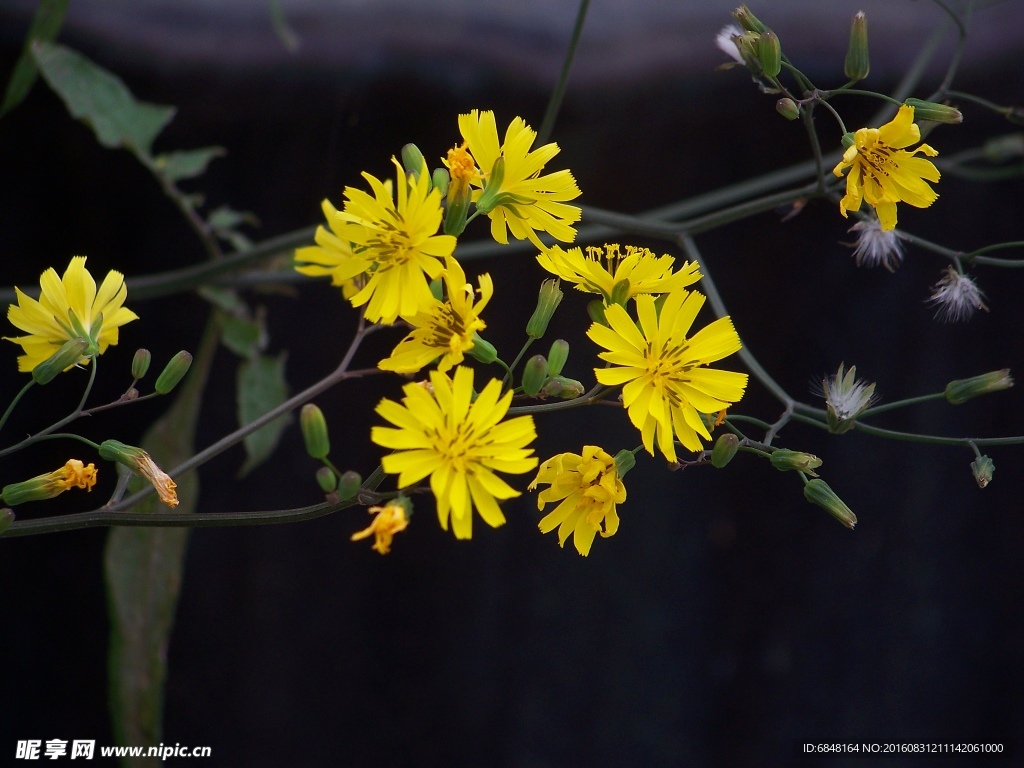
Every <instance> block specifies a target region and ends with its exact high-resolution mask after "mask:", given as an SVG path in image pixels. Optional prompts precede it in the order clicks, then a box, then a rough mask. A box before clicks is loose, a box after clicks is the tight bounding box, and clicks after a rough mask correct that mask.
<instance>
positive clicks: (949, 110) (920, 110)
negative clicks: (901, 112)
mask: <svg viewBox="0 0 1024 768" xmlns="http://www.w3.org/2000/svg"><path fill="white" fill-rule="evenodd" d="M903 103H904V104H906V105H907V106H908V107H913V108H914V121H915V122H917V121H920V120H931V121H932V122H933V123H946V124H947V125H959V124H960V123H962V122H963V121H964V116H963V114H962V113H961V112H960V110H959V109H957V108H956V107H951V106H949V105H948V104H936V103H935V102H934V101H921V99H907V100H906V101H905V102H903Z"/></svg>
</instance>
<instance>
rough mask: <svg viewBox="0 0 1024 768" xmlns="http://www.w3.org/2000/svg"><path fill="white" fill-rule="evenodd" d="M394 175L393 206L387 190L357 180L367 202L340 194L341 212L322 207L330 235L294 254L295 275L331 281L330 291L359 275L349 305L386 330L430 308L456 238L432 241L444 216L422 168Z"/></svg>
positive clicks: (355, 192)
mask: <svg viewBox="0 0 1024 768" xmlns="http://www.w3.org/2000/svg"><path fill="white" fill-rule="evenodd" d="M391 161H392V162H393V163H394V164H395V168H396V170H397V183H396V184H395V186H396V187H397V188H398V193H397V201H396V200H395V196H394V194H393V193H392V185H391V184H390V183H388V182H382V181H380V180H379V179H378V178H376V177H375V176H373V175H371V174H369V173H364V174H363V178H365V179H366V180H367V182H369V184H370V188H371V190H372V192H373V194H369V193H367V192H363V191H362V190H359V189H355V188H354V187H346V188H345V198H346V200H345V206H344V210H343V211H337V210H335V209H334V207H333V206H332V205H331V204H330V203H329V202H327V201H326V200H325V201H324V203H323V209H324V215H325V216H326V217H327V220H328V223H329V224H330V226H331V232H328V231H327V230H326V229H324V228H323V227H320V228H318V229H317V233H316V242H317V245H316V246H309V247H307V248H299V249H298V250H296V252H295V259H296V261H297V262H306V263H305V264H302V263H299V264H297V265H296V267H295V268H296V269H297V270H298V271H299V272H303V273H305V274H310V275H323V274H330V275H331V281H332V282H333V284H334V285H341V286H344V285H345V283H346V281H347V280H350V279H352V278H355V277H356V276H358V275H360V274H362V273H366V277H365V280H366V284H365V285H364V286H363V287H362V289H360V290H359V291H358V292H357V293H355V294H354V295H353V296H352V298H351V301H352V305H353V306H356V307H361V306H363V305H364V304H365V305H366V318H367V319H368V320H370V321H372V322H380V323H384V324H390V323H393V322H395V320H397V319H398V317H399V316H401V317H403V318H405V319H411V318H413V317H415V316H416V313H417V312H419V311H420V310H421V309H422V308H423V307H426V306H429V305H430V302H431V299H432V298H433V297H432V296H431V294H430V286H429V285H428V280H427V278H428V277H429V278H430V279H431V280H433V279H434V278H436V277H437V276H438V275H440V274H441V271H442V270H443V269H444V263H443V259H444V258H445V257H446V256H450V255H451V254H452V251H454V250H455V238H454V237H452V236H450V235H438V234H437V230H438V228H439V227H440V226H441V218H442V216H443V212H442V210H441V193H440V192H439V191H438V190H436V189H431V186H430V174H429V172H427V170H426V165H425V164H424V166H423V169H422V171H421V172H420V174H419V175H418V177H416V176H414V175H412V174H408V175H407V174H406V173H405V171H404V170H403V169H402V166H401V164H400V163H399V162H398V161H397V160H396V159H395V158H391Z"/></svg>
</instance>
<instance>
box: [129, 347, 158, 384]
mask: <svg viewBox="0 0 1024 768" xmlns="http://www.w3.org/2000/svg"><path fill="white" fill-rule="evenodd" d="M152 361H153V355H152V354H150V352H149V350H148V349H137V350H135V357H133V358H132V378H133V379H135V380H136V381H138V380H139V379H141V378H142V377H143V376H145V375H146V372H147V371H148V370H149V364H150V363H151V362H152Z"/></svg>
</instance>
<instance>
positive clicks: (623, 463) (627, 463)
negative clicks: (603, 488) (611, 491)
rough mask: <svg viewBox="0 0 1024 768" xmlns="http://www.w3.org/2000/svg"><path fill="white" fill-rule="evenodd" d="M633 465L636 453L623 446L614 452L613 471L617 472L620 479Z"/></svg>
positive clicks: (634, 464)
mask: <svg viewBox="0 0 1024 768" xmlns="http://www.w3.org/2000/svg"><path fill="white" fill-rule="evenodd" d="M635 466H636V454H635V453H633V452H632V451H630V450H628V449H626V448H623V449H622V450H621V451H619V452H618V453H616V454H615V471H616V472H617V473H618V475H619V479H620V480H621V479H622V478H623V477H625V476H626V473H627V472H629V470H631V469H632V468H633V467H635Z"/></svg>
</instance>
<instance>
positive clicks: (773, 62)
mask: <svg viewBox="0 0 1024 768" xmlns="http://www.w3.org/2000/svg"><path fill="white" fill-rule="evenodd" d="M757 60H758V62H760V64H761V69H762V71H763V72H764V73H765V74H766V75H767V76H768V77H778V75H779V72H781V71H782V46H781V45H780V44H779V38H778V37H777V36H776V34H775V33H774V32H772V31H771V30H768V31H767V32H764V33H763V34H762V35H761V36H760V37H758V38H757Z"/></svg>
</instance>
